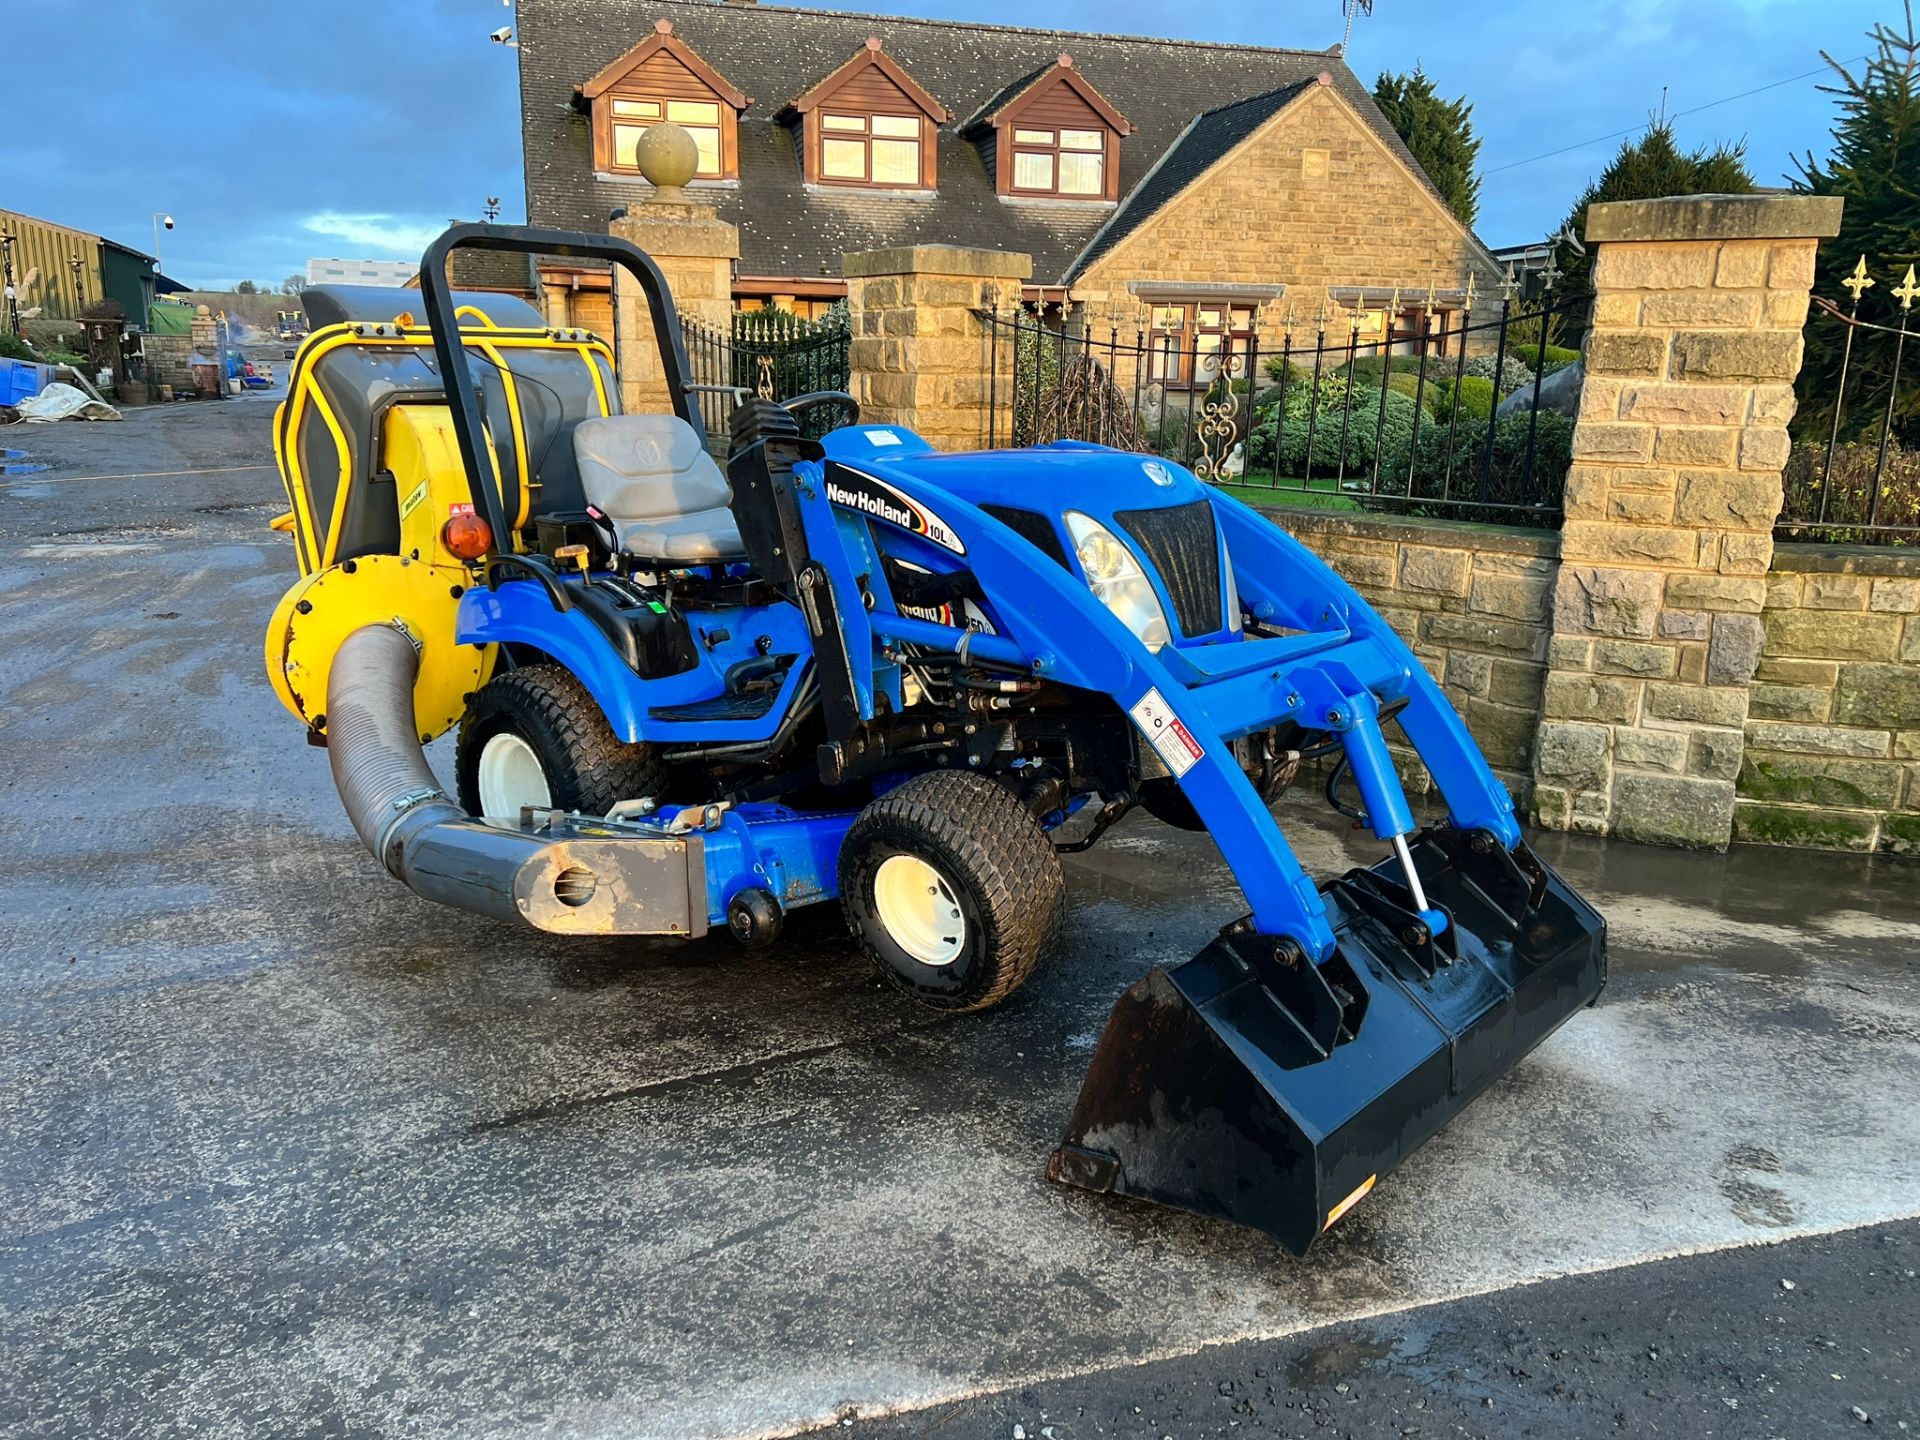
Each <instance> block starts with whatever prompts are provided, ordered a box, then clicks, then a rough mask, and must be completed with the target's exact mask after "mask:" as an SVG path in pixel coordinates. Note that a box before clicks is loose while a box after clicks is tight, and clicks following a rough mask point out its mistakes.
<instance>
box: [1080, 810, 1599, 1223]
mask: <svg viewBox="0 0 1920 1440" xmlns="http://www.w3.org/2000/svg"><path fill="white" fill-rule="evenodd" d="M1411 848H1412V852H1413V857H1414V863H1415V865H1416V867H1417V869H1418V871H1419V874H1420V878H1421V881H1422V884H1423V886H1424V888H1425V890H1426V893H1427V898H1428V901H1429V903H1430V904H1433V905H1436V906H1439V907H1440V908H1442V909H1444V910H1446V911H1447V912H1448V914H1449V915H1450V917H1451V920H1452V923H1451V924H1450V925H1449V926H1448V927H1447V929H1446V930H1445V931H1443V932H1442V933H1441V934H1440V935H1439V936H1433V935H1431V934H1430V933H1429V932H1428V930H1427V927H1426V926H1425V925H1424V924H1422V923H1421V922H1420V918H1419V916H1418V914H1417V913H1416V912H1415V910H1414V906H1413V901H1412V897H1411V896H1410V895H1409V894H1408V893H1407V891H1406V890H1405V889H1404V888H1403V885H1402V873H1403V872H1402V871H1401V869H1400V866H1399V862H1398V861H1397V860H1395V859H1393V858H1392V857H1388V858H1387V859H1386V860H1384V861H1382V862H1381V863H1380V864H1379V865H1376V866H1375V867H1373V868H1372V869H1371V870H1353V871H1350V872H1348V874H1346V875H1345V876H1343V877H1342V878H1341V879H1338V880H1335V881H1332V882H1331V883H1329V884H1327V885H1325V886H1323V887H1322V894H1323V895H1324V897H1325V899H1326V901H1327V909H1328V916H1329V918H1330V919H1331V920H1332V921H1333V922H1334V926H1335V934H1336V936H1337V938H1338V949H1337V951H1336V952H1335V954H1334V955H1333V956H1332V957H1331V958H1329V959H1328V960H1327V961H1325V962H1324V963H1322V964H1320V965H1314V964H1313V963H1311V962H1310V961H1309V960H1308V959H1307V957H1306V956H1305V955H1304V953H1302V952H1301V951H1300V950H1299V948H1298V947H1297V946H1295V945H1294V944H1293V943H1292V942H1291V941H1286V940H1281V941H1279V942H1278V943H1276V941H1275V939H1274V937H1272V936H1262V935H1258V934H1255V933H1252V932H1251V930H1250V928H1249V927H1247V926H1246V925H1245V924H1244V923H1243V924H1241V925H1237V926H1229V927H1228V929H1227V930H1225V931H1223V932H1222V933H1221V935H1220V937H1219V938H1218V939H1216V940H1215V941H1213V943H1212V944H1210V945H1208V946H1207V948H1206V949H1204V950H1202V951H1201V952H1200V953H1199V954H1198V955H1196V956H1194V957H1193V959H1191V960H1188V961H1186V962H1185V963H1184V964H1181V965H1176V966H1174V967H1173V968H1172V969H1162V968H1161V967H1159V966H1155V967H1154V969H1152V970H1151V971H1149V972H1148V973H1147V975H1146V977H1145V978H1144V979H1142V980H1141V981H1139V983H1137V984H1136V985H1134V986H1133V988H1132V989H1130V990H1128V991H1127V993H1126V994H1124V995H1122V996H1121V997H1120V1000H1119V1002H1118V1003H1117V1004H1116V1005H1115V1006H1114V1007H1113V1014H1112V1017H1111V1018H1110V1019H1109V1020H1108V1021H1107V1029H1106V1033H1105V1034H1104V1035H1103V1036H1102V1037H1101V1040H1100V1046H1099V1049H1098V1050H1097V1051H1096V1052H1095V1054H1094V1058H1093V1065H1092V1068H1091V1069H1090V1070H1089V1071H1088V1072H1087V1078H1086V1082H1085V1084H1084V1085H1083V1086H1082V1087H1081V1091H1080V1100H1079V1103H1078V1104H1076V1105H1075V1106H1074V1110H1073V1118H1072V1120H1071V1121H1070V1122H1069V1123H1068V1126H1067V1135H1066V1139H1065V1140H1064V1141H1063V1142H1062V1143H1061V1145H1060V1148H1059V1149H1058V1150H1056V1151H1055V1152H1054V1153H1053V1156H1052V1158H1051V1160H1049V1162H1048V1165H1047V1174H1048V1175H1049V1176H1050V1177H1051V1178H1053V1179H1055V1180H1058V1181H1062V1182H1064V1183H1066V1184H1069V1185H1077V1186H1080V1187H1082V1188H1084V1189H1088V1190H1096V1191H1104V1192H1110V1193H1112V1194H1116V1195H1130V1196H1134V1197H1136V1198H1138V1199H1142V1200H1152V1201H1154V1202H1156V1203H1158V1204H1161V1205H1172V1206H1176V1207H1178V1208H1180V1209H1182V1210H1192V1211H1195V1212H1196V1213H1198V1214H1201V1215H1212V1216H1217V1217H1219V1218H1220V1219H1223V1220H1232V1221H1235V1222H1236V1223H1238V1224H1241V1225H1251V1226H1253V1227H1255V1228H1256V1229H1260V1230H1264V1231H1266V1232H1267V1233H1268V1234H1269V1235H1272V1236H1273V1237H1274V1238H1275V1239H1277V1240H1279V1241H1280V1242H1281V1243H1282V1244H1284V1245H1286V1246H1287V1247H1288V1248H1289V1249H1291V1250H1293V1251H1294V1252H1295V1253H1296V1254H1305V1253H1306V1250H1307V1247H1308V1246H1309V1245H1311V1244H1312V1243H1313V1240H1314V1237H1316V1236H1317V1235H1319V1234H1320V1233H1321V1232H1322V1231H1324V1230H1325V1229H1326V1228H1327V1227H1328V1226H1330V1225H1331V1224H1333V1222H1334V1221H1335V1220H1337V1219H1339V1218H1340V1216H1341V1215H1343V1214H1345V1213H1346V1211H1347V1210H1348V1208H1350V1207H1351V1206H1352V1205H1353V1204H1354V1203H1356V1202H1357V1201H1358V1200H1359V1199H1360V1198H1361V1197H1362V1196H1364V1195H1365V1194H1366V1193H1367V1192H1368V1191H1369V1190H1370V1189H1371V1188H1372V1187H1373V1185H1374V1183H1375V1182H1376V1181H1377V1180H1378V1179H1380V1178H1381V1177H1382V1176H1384V1175H1385V1174H1386V1173H1387V1172H1388V1171H1390V1170H1392V1169H1393V1167H1394V1166H1396V1165H1398V1164H1399V1163H1400V1161H1401V1160H1402V1159H1404V1158H1405V1157H1406V1156H1408V1155H1410V1154H1412V1153H1413V1151H1414V1150H1415V1149H1416V1148H1417V1147H1418V1146H1419V1145H1420V1144H1421V1143H1422V1142H1423V1141H1425V1140H1426V1139H1427V1138H1428V1137H1430V1136H1431V1135H1433V1134H1434V1133H1435V1132H1436V1131H1438V1130H1439V1129H1440V1127H1441V1126H1442V1125H1444V1124H1446V1123H1447V1121H1448V1120H1450V1119H1452V1118H1453V1116H1454V1115H1455V1114H1457V1113H1458V1112H1459V1111H1460V1110H1461V1109H1462V1108H1464V1107H1465V1106H1466V1104H1467V1103H1468V1102H1469V1101H1470V1100H1472V1099H1473V1097H1474V1096H1475V1095H1477V1094H1478V1093H1479V1092H1480V1091H1481V1090H1482V1089H1484V1088H1485V1087H1486V1086H1487V1085H1489V1084H1490V1083H1492V1082H1493V1081H1494V1080H1496V1079H1498V1078H1499V1077H1500V1076H1501V1075H1503V1074H1505V1073H1506V1071H1507V1070H1509V1069H1510V1068H1511V1067H1512V1066H1513V1065H1514V1064H1515V1063H1517V1062H1518V1061H1519V1060H1520V1059H1521V1058H1522V1057H1523V1056H1524V1055H1526V1053H1527V1052H1528V1051H1530V1050H1531V1049H1533V1047H1534V1046H1536V1045H1538V1044H1539V1043H1540V1042H1541V1041H1542V1040H1544V1039H1546V1037H1547V1036H1548V1035H1550V1034H1552V1033H1553V1032H1554V1030H1556V1029H1557V1028H1558V1027H1559V1026H1560V1025H1561V1023H1562V1022H1564V1021H1565V1020H1566V1019H1568V1017H1570V1016H1571V1015H1572V1014H1573V1013H1574V1012H1575V1011H1577V1010H1578V1009H1580V1008H1581V1007H1582V1006H1584V1005H1588V1004H1591V1003H1592V1002H1593V1001H1594V1000H1595V999H1596V998H1597V997H1598V996H1599V994H1600V989H1601V986H1602V985H1604V984H1605V983H1606V974H1607V960H1606V925H1605V922H1604V921H1602V920H1601V918H1600V916H1599V915H1598V914H1597V913H1596V912H1595V911H1594V910H1593V908H1592V907H1591V906H1589V905H1588V904H1587V903H1586V902H1585V901H1583V900H1582V899H1581V898H1580V897H1579V896H1578V895H1576V894H1575V893H1574V892H1573V891H1572V890H1571V889H1570V888H1568V886H1567V885H1566V884H1565V882H1563V881H1562V880H1561V879H1560V877H1559V876H1557V875H1555V874H1554V873H1553V872H1552V871H1551V870H1549V869H1548V868H1547V867H1546V866H1545V865H1543V864H1541V862H1540V861H1539V859H1538V858H1537V857H1535V856H1534V854H1533V853H1532V851H1530V850H1529V849H1527V847H1526V846H1525V845H1524V844H1522V845H1520V846H1519V847H1517V848H1516V849H1514V850H1513V851H1511V852H1509V851H1507V850H1506V849H1504V848H1503V847H1502V846H1501V845H1500V844H1499V843H1498V842H1497V841H1496V840H1495V839H1494V837H1493V836H1491V835H1488V834H1486V833H1484V832H1477V831H1476V832H1463V831H1459V830H1451V829H1436V830H1429V831H1426V832H1424V833H1423V834H1421V835H1420V836H1419V837H1418V838H1417V839H1416V840H1415V841H1414V843H1413V845H1412V847H1411Z"/></svg>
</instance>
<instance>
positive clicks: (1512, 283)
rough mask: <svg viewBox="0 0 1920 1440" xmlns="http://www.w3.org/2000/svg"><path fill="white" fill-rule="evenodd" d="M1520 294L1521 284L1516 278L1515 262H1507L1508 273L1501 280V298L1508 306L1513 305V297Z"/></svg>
mask: <svg viewBox="0 0 1920 1440" xmlns="http://www.w3.org/2000/svg"><path fill="white" fill-rule="evenodd" d="M1519 293H1520V282H1519V281H1518V280H1516V279H1515V278H1514V275H1513V262H1512V261H1511V260H1509V261H1507V273H1506V274H1505V275H1504V276H1502V277H1501V280H1500V298H1501V299H1502V300H1503V301H1505V302H1506V303H1507V304H1509V305H1511V304H1512V303H1513V297H1514V296H1516V295H1518V294H1519Z"/></svg>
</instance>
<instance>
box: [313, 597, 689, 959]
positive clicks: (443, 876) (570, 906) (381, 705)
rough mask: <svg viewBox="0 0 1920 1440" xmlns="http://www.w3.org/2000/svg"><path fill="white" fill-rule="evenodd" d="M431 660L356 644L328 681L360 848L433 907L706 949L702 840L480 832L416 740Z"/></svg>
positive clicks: (381, 628)
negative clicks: (422, 679) (701, 938)
mask: <svg viewBox="0 0 1920 1440" xmlns="http://www.w3.org/2000/svg"><path fill="white" fill-rule="evenodd" d="M419 669H420V655H419V651H418V649H417V648H416V647H415V644H414V641H413V638H412V637H411V636H410V635H408V634H407V632H406V631H405V630H404V629H402V628H400V626H399V625H398V624H386V625H367V626H364V627H362V628H361V629H359V630H356V631H354V633H353V634H351V635H349V636H348V637H347V639H346V640H345V642H344V643H342V645H341V646H340V649H339V651H338V653H337V654H336V655H335V656H334V660H333V667H332V670H331V672H330V674H329V676H328V679H327V759H328V763H329V764H330V765H331V766H332V768H333V783H334V785H335V787H336V788H337V789H338V790H339V792H340V803H341V804H342V805H343V806H345V807H346V811H347V817H348V818H349V819H350V820H352V821H353V828H354V830H355V831H356V832H358V834H359V836H360V840H361V843H363V844H364V845H365V846H366V847H367V849H368V851H370V852H371V853H372V855H373V857H374V859H376V860H378V861H379V862H380V863H381V864H382V865H383V866H385V867H386V869H387V872H388V873H389V874H390V875H392V876H393V877H394V878H395V879H396V880H398V881H400V882H401V883H402V884H403V885H405V886H407V887H408V888H409V889H411V890H412V891H414V893H416V894H418V895H420V896H421V897H423V898H424V899H427V900H434V901H437V902H439V903H440V904H442V905H451V906H453V907H454V908H455V909H459V910H471V911H472V912H474V913H475V914H477V915H488V916H492V917H493V918H494V919H496V920H518V921H522V922H524V923H525V924H528V925H531V926H533V927H534V928H535V929H537V930H546V931H549V932H552V933H555V934H563V935H631V934H654V935H686V936H693V935H701V934H704V933H705V932H706V929H707V904H706V881H705V864H704V856H703V852H702V840H701V837H700V836H699V835H698V834H687V835H664V834H662V835H636V834H634V833H633V832H632V831H631V830H622V829H620V828H618V827H615V826H612V825H604V826H603V825H596V824H594V823H593V822H591V821H585V820H582V819H580V818H578V817H569V816H567V815H564V814H562V813H561V812H558V811H555V812H552V813H551V814H547V815H536V816H532V817H523V818H522V821H521V823H520V825H519V826H518V828H512V827H508V826H505V825H499V824H489V823H487V822H485V821H480V820H474V819H471V818H469V816H468V815H467V813H466V811H464V810H462V809H461V808H460V807H459V806H458V805H457V804H455V803H454V802H453V801H452V800H450V799H448V798H447V796H446V794H445V793H444V792H443V791H442V790H441V789H440V782H439V781H438V780H437V779H436V778H435V777H434V773H433V769H432V767H431V766H429V765H428V764H427V757H426V755H425V754H424V753H423V752H422V751H421V749H420V736H419V734H418V732H417V731H416V729H415V723H414V706H413V687H414V681H415V678H416V677H417V676H418V674H419Z"/></svg>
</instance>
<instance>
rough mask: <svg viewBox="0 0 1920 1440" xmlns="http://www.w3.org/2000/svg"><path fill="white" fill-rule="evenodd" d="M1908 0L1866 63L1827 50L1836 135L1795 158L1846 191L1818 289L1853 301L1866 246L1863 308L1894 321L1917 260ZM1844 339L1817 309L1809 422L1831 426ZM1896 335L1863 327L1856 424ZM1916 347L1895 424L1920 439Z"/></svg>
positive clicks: (1807, 396)
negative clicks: (1851, 286) (1899, 21)
mask: <svg viewBox="0 0 1920 1440" xmlns="http://www.w3.org/2000/svg"><path fill="white" fill-rule="evenodd" d="M1905 10H1906V28H1905V29H1904V30H1896V29H1894V28H1893V27H1892V26H1890V25H1886V24H1884V23H1883V24H1879V25H1876V26H1874V28H1873V29H1872V30H1871V31H1869V32H1868V38H1869V39H1870V40H1872V42H1873V45H1874V53H1872V54H1871V55H1870V56H1869V58H1868V60H1867V66H1866V69H1865V70H1864V71H1863V72H1861V73H1860V74H1859V75H1855V74H1854V73H1853V72H1851V71H1850V70H1848V69H1847V68H1846V67H1845V66H1844V65H1841V64H1840V63H1839V62H1838V61H1836V60H1835V59H1834V58H1833V57H1832V56H1831V55H1828V54H1826V52H1825V51H1822V52H1821V55H1822V58H1824V59H1825V60H1826V62H1827V63H1828V64H1829V65H1831V66H1833V70H1834V75H1835V77H1836V83H1834V84H1832V85H1824V86H1822V87H1821V88H1822V89H1823V90H1825V91H1826V92H1827V93H1828V94H1830V95H1833V96H1835V97H1836V98H1837V105H1838V111H1839V114H1838V118H1837V119H1836V121H1835V123H1834V128H1833V144H1832V148H1831V149H1830V151H1829V152H1828V154H1827V157H1826V158H1825V159H1824V160H1816V159H1814V157H1813V155H1812V153H1811V152H1809V153H1808V154H1807V155H1806V156H1805V157H1804V158H1803V159H1800V160H1798V161H1796V162H1795V163H1796V165H1797V167H1798V169H1799V171H1800V175H1799V178H1798V180H1797V181H1796V182H1795V188H1796V189H1798V190H1801V191H1803V192H1805V193H1807V194H1812V195H1838V196H1840V197H1842V198H1843V199H1844V200H1845V201H1846V209H1845V210H1844V211H1843V212H1842V214H1841V217H1840V233H1839V234H1838V235H1837V236H1835V237H1834V238H1833V239H1831V240H1828V241H1827V242H1825V243H1824V244H1823V245H1822V246H1821V247H1820V256H1819V261H1818V265H1817V268H1816V275H1817V278H1816V280H1815V282H1814V293H1815V294H1816V295H1824V296H1826V297H1828V298H1829V299H1834V300H1838V301H1840V302H1841V303H1843V304H1847V303H1849V302H1848V301H1847V298H1846V296H1845V294H1844V293H1843V292H1842V291H1841V289H1840V281H1841V279H1842V278H1843V277H1845V276H1846V275H1847V274H1849V273H1850V272H1851V271H1852V270H1853V267H1854V265H1855V264H1856V263H1858V261H1859V260H1860V258H1861V257H1862V256H1864V257H1865V258H1866V262H1867V273H1868V274H1869V275H1870V276H1872V277H1873V278H1874V279H1875V280H1876V281H1877V282H1878V283H1877V284H1876V285H1875V286H1874V287H1873V288H1872V289H1870V290H1867V291H1866V292H1865V293H1864V294H1863V295H1862V296H1861V298H1860V318H1861V319H1862V320H1870V321H1874V322H1876V323H1878V324H1882V325H1894V326H1897V325H1899V323H1900V320H1901V315H1902V312H1901V310H1900V302H1899V301H1898V300H1897V299H1895V298H1894V296H1893V290H1894V288H1895V287H1896V286H1897V285H1899V283H1900V280H1901V277H1903V276H1904V275H1905V274H1906V272H1907V266H1909V265H1913V264H1920V37H1916V35H1915V32H1914V24H1913V5H1912V0H1908V3H1907V4H1906V6H1905ZM1906 319H1907V323H1908V324H1909V325H1910V326H1912V327H1914V328H1915V329H1916V330H1920V307H1916V308H1915V309H1914V310H1912V311H1910V312H1906ZM1845 341H1846V327H1844V326H1842V325H1839V324H1837V323H1834V322H1831V321H1828V322H1824V323H1823V322H1822V321H1821V320H1820V319H1819V318H1818V317H1816V319H1815V320H1814V322H1813V323H1812V324H1810V325H1808V326H1807V351H1806V359H1805V361H1804V362H1803V364H1802V366H1801V370H1800V382H1799V386H1798V391H1799V397H1800V414H1799V417H1798V422H1797V424H1796V427H1795V428H1796V429H1797V430H1799V431H1800V432H1801V433H1802V434H1814V433H1815V432H1817V434H1818V438H1824V436H1825V435H1826V433H1827V431H1828V428H1829V427H1830V426H1831V424H1832V419H1833V404H1834V400H1835V398H1836V395H1837V392H1838V389H1839V383H1840V359H1841V349H1842V347H1843V345H1844V344H1845ZM1896 343H1897V337H1896V336H1892V335H1888V334H1885V333H1884V332H1880V331H1874V330H1868V329H1860V330H1857V331H1855V333H1854V340H1853V356H1852V360H1851V363H1850V371H1851V373H1850V375H1849V378H1848V381H1847V396H1846V412H1845V413H1846V417H1847V421H1846V429H1847V430H1848V432H1849V433H1861V434H1864V433H1866V432H1868V431H1872V432H1873V433H1874V434H1877V433H1878V428H1877V427H1878V426H1879V424H1880V423H1881V421H1882V419H1883V417H1884V416H1885V414H1886V406H1887V387H1888V385H1889V384H1890V383H1891V381H1892V379H1893V356H1894V347H1895V345H1896ZM1907 351H1908V353H1907V363H1906V365H1905V366H1904V368H1903V370H1902V372H1901V375H1900V394H1898V395H1896V396H1895V397H1894V419H1895V427H1896V429H1895V433H1896V435H1897V436H1898V437H1899V438H1900V439H1901V440H1902V441H1903V442H1904V443H1906V444H1909V445H1912V444H1920V364H1916V363H1915V362H1916V360H1920V356H1916V354H1915V353H1914V352H1915V346H1914V343H1913V342H1912V341H1909V342H1908V347H1907Z"/></svg>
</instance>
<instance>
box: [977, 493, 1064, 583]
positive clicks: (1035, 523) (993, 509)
mask: <svg viewBox="0 0 1920 1440" xmlns="http://www.w3.org/2000/svg"><path fill="white" fill-rule="evenodd" d="M980 508H981V509H982V510H984V511H986V512H987V514H989V515H991V516H992V517H993V518H994V519H996V520H998V521H999V522H1000V523H1001V524H1002V525H1004V526H1006V527H1007V528H1008V529H1009V530H1011V531H1013V533H1014V534H1016V535H1018V536H1019V537H1020V538H1021V539H1022V540H1025V541H1026V542H1027V543H1028V544H1030V545H1037V546H1038V547H1039V548H1040V549H1042V550H1044V551H1046V552H1047V554H1049V555H1051V556H1052V557H1053V558H1054V559H1055V560H1058V561H1059V562H1060V568H1061V569H1062V570H1065V569H1066V568H1067V552H1066V550H1065V548H1064V547H1063V546H1062V545H1061V544H1060V532H1059V531H1058V530H1056V529H1054V526H1053V521H1051V520H1049V519H1048V518H1047V517H1046V516H1044V515H1042V514H1041V513H1040V512H1039V511H1038V510H1021V509H1017V508H1015V507H1014V506H1012V505H982V506H981V507H980Z"/></svg>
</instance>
